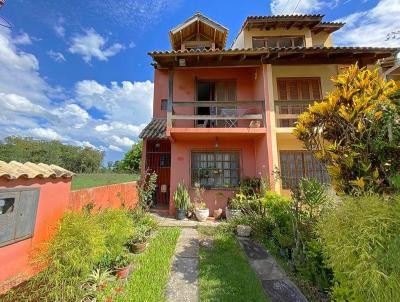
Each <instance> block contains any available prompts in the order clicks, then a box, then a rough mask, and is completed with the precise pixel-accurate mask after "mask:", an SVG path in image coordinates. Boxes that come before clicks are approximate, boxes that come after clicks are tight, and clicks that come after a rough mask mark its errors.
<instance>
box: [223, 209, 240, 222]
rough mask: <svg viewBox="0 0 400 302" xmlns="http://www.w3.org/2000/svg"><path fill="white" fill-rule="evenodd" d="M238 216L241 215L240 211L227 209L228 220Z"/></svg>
mask: <svg viewBox="0 0 400 302" xmlns="http://www.w3.org/2000/svg"><path fill="white" fill-rule="evenodd" d="M238 214H240V210H238V209H228V208H225V216H226V219H228V220H229V219H230V218H232V217H233V216H236V215H238Z"/></svg>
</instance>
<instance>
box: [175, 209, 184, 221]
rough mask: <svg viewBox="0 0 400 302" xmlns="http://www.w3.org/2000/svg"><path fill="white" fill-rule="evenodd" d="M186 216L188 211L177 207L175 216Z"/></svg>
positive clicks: (177, 217) (179, 217) (180, 218)
mask: <svg viewBox="0 0 400 302" xmlns="http://www.w3.org/2000/svg"><path fill="white" fill-rule="evenodd" d="M185 216H186V211H185V210H182V209H176V213H175V218H176V219H177V220H182V219H184V218H185Z"/></svg>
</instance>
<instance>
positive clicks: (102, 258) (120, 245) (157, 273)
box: [0, 209, 180, 302]
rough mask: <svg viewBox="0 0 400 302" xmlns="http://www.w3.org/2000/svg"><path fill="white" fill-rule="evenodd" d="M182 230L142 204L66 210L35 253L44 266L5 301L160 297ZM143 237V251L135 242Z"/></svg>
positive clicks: (150, 298)
mask: <svg viewBox="0 0 400 302" xmlns="http://www.w3.org/2000/svg"><path fill="white" fill-rule="evenodd" d="M179 234H180V230H179V229H178V228H168V229H165V228H161V229H157V224H156V222H155V221H154V219H153V218H152V217H151V216H150V215H149V214H148V213H147V212H145V211H143V210H126V209H106V210H102V211H100V212H98V213H91V212H90V211H84V212H83V213H72V212H70V213H66V214H65V216H64V217H63V219H62V221H61V224H60V226H59V230H58V232H57V234H56V235H55V237H54V238H53V239H52V240H51V241H50V242H49V244H48V245H47V246H46V247H44V249H43V250H42V251H41V252H39V253H38V254H37V255H36V256H35V257H34V259H33V260H34V262H35V263H37V264H39V265H40V266H41V267H45V268H44V269H43V270H42V271H41V272H40V273H39V274H37V275H36V276H34V277H33V278H32V279H30V280H28V281H27V282H25V283H23V284H21V285H19V286H17V287H16V288H14V289H12V290H10V291H9V292H8V293H7V294H6V295H5V296H3V297H0V300H1V301H27V302H29V301H32V302H33V301H83V302H90V301H155V302H158V301H161V300H163V297H164V291H165V287H166V283H167V279H168V274H169V271H170V267H171V261H172V256H173V254H174V251H175V246H176V242H177V239H178V236H179ZM137 243H144V245H145V246H147V248H146V249H145V251H144V252H143V253H141V254H134V253H132V251H133V249H132V246H133V244H137Z"/></svg>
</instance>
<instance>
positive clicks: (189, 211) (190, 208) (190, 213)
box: [186, 202, 196, 218]
mask: <svg viewBox="0 0 400 302" xmlns="http://www.w3.org/2000/svg"><path fill="white" fill-rule="evenodd" d="M195 210H196V209H195V206H194V204H193V203H192V202H191V203H189V206H188V208H187V210H186V216H187V218H192V217H193V215H194V212H195Z"/></svg>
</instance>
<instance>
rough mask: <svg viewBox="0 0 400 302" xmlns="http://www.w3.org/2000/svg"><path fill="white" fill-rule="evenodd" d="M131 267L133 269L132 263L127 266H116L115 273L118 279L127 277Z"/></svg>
mask: <svg viewBox="0 0 400 302" xmlns="http://www.w3.org/2000/svg"><path fill="white" fill-rule="evenodd" d="M132 269H133V266H132V264H129V265H128V266H125V267H121V268H117V269H116V271H115V274H116V275H117V277H118V279H126V278H128V276H129V274H130V273H131V271H132Z"/></svg>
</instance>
